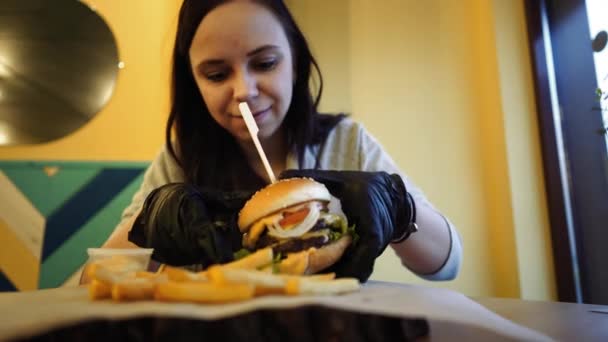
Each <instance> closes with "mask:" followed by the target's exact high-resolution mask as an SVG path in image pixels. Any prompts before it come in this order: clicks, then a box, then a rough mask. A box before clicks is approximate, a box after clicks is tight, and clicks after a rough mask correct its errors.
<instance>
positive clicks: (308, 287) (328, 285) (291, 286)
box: [285, 277, 360, 296]
mask: <svg viewBox="0 0 608 342" xmlns="http://www.w3.org/2000/svg"><path fill="white" fill-rule="evenodd" d="M359 288H360V284H359V280H358V279H355V278H340V279H334V280H331V281H315V280H310V279H306V278H303V277H292V278H289V279H288V280H287V282H286V284H285V293H286V294H288V295H292V296H293V295H334V294H341V293H347V292H353V291H357V290H359Z"/></svg>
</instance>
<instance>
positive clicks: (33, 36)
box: [0, 0, 119, 145]
mask: <svg viewBox="0 0 608 342" xmlns="http://www.w3.org/2000/svg"><path fill="white" fill-rule="evenodd" d="M118 64H119V58H118V49H117V46H116V41H115V40H114V36H113V35H112V32H111V31H110V28H109V27H108V25H107V24H106V23H105V21H104V20H103V19H102V18H101V17H100V16H99V14H98V13H97V12H95V11H94V10H92V9H91V8H89V7H88V6H87V5H86V4H84V3H82V2H80V1H78V0H53V1H48V0H0V145H18V144H35V143H42V142H47V141H51V140H54V139H58V138H61V137H63V136H66V135H67V134H70V133H72V132H74V131H75V130H77V129H78V128H79V127H81V126H83V125H84V124H85V123H87V122H88V121H89V120H90V119H91V118H92V117H93V116H94V115H95V114H96V113H98V112H99V111H100V110H101V109H102V108H103V107H104V106H105V105H106V103H107V102H108V100H109V99H110V97H111V95H112V93H113V90H114V85H115V82H116V77H117V74H118Z"/></svg>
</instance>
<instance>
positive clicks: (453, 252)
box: [104, 0, 461, 280]
mask: <svg viewBox="0 0 608 342" xmlns="http://www.w3.org/2000/svg"><path fill="white" fill-rule="evenodd" d="M312 69H314V70H315V71H316V72H317V74H318V76H319V81H321V75H320V72H319V69H318V66H317V64H316V62H315V60H314V58H313V57H312V55H311V53H310V50H309V48H308V45H307V42H306V40H305V38H304V36H303V34H302V33H301V31H300V30H299V28H298V27H297V25H296V23H295V21H294V19H293V17H292V16H291V14H290V13H289V11H288V9H287V8H286V6H285V5H284V4H283V2H282V1H281V0H263V1H244V0H243V1H241V0H234V1H221V0H209V1H201V0H185V1H184V3H183V5H182V8H181V11H180V17H179V24H178V30H177V37H176V43H175V49H174V55H173V82H172V95H173V96H172V101H173V102H172V108H171V113H170V116H169V120H168V123H167V128H166V146H165V148H164V149H163V150H162V151H161V152H160V154H159V155H158V156H157V158H156V159H155V160H154V162H153V163H152V165H151V166H150V167H149V169H148V170H147V171H146V173H145V176H144V181H143V184H142V186H141V188H140V189H139V191H138V192H137V193H136V194H135V196H134V198H133V202H132V203H131V205H130V206H129V207H128V208H127V209H126V210H125V211H124V213H123V219H122V222H121V223H120V224H119V225H118V227H117V229H116V230H115V231H114V233H113V234H112V235H111V237H110V238H109V239H108V241H107V242H106V243H105V245H104V247H134V245H133V244H131V243H130V242H129V241H128V232H129V230H130V229H131V227H132V225H133V222H134V220H135V217H136V216H137V213H138V212H139V210H140V209H141V207H142V205H143V202H144V199H145V198H146V197H147V196H148V195H149V194H150V192H151V191H152V190H153V189H155V188H158V187H160V186H162V185H164V184H167V183H173V182H186V183H189V184H194V185H196V186H197V187H199V188H202V189H211V188H213V189H221V190H222V191H236V190H239V191H240V190H248V191H251V190H256V189H259V188H261V187H263V186H264V185H265V184H267V182H268V178H267V176H266V174H265V170H264V167H263V164H262V162H261V161H260V159H259V157H258V155H257V152H256V149H255V146H254V145H253V143H252V141H251V138H250V136H249V133H248V131H247V127H246V125H245V123H244V120H243V119H242V117H241V116H240V115H239V110H238V104H239V103H240V102H247V103H248V105H249V107H250V108H251V111H252V113H253V114H254V117H255V120H256V122H257V125H258V126H259V138H260V141H261V143H262V146H263V147H264V150H265V152H266V154H267V156H268V159H269V161H270V164H271V165H272V168H273V171H274V173H275V174H281V173H283V172H284V171H285V170H292V171H289V172H288V173H283V175H284V176H286V175H288V176H303V175H304V176H311V177H313V178H315V179H317V180H319V181H321V182H324V183H326V185H332V187H333V189H336V191H337V189H338V188H337V187H336V185H337V184H342V185H344V186H342V187H340V189H342V190H341V194H340V195H341V196H340V195H338V197H342V198H340V199H341V200H342V201H343V205H344V203H350V202H353V204H352V207H353V208H354V207H357V208H364V209H361V210H363V211H366V210H367V209H365V208H368V207H369V206H367V205H365V203H354V202H356V201H358V200H357V199H358V198H361V196H359V195H360V194H358V193H356V191H366V190H365V189H367V190H370V189H371V190H370V191H372V190H373V189H372V188H373V187H375V186H382V187H384V188H383V189H397V188H400V187H401V188H403V187H404V189H403V191H399V192H395V193H394V194H395V195H394V196H389V197H387V199H385V200H383V202H382V205H383V206H384V208H383V209H387V210H381V211H382V212H387V213H392V214H391V215H392V216H391V217H390V218H389V217H387V218H386V220H384V221H383V222H377V221H378V220H380V221H382V220H381V219H377V218H374V217H372V215H371V214H370V213H371V212H372V211H369V210H368V211H366V212H367V213H368V215H367V217H368V218H369V219H370V220H371V221H374V222H371V221H370V224H369V225H363V224H359V225H358V226H357V232H358V233H359V235H360V236H361V237H362V238H361V241H360V243H359V246H360V249H359V250H358V251H355V252H352V253H351V254H350V256H349V255H345V257H344V258H345V259H348V258H350V260H351V262H350V268H351V269H354V268H365V270H364V271H356V272H360V274H358V276H359V278H360V279H363V280H365V279H367V277H369V274H370V273H371V271H372V268H373V260H374V259H375V258H376V257H377V256H378V255H379V254H380V253H381V252H382V251H383V250H384V248H385V247H386V246H387V245H388V244H389V242H392V243H391V244H390V245H391V247H392V248H393V249H394V250H395V252H396V253H397V255H398V256H399V257H400V258H401V261H402V263H403V265H404V266H406V267H407V268H409V269H410V270H411V271H413V272H414V273H416V274H418V275H419V276H421V277H423V278H426V279H432V280H449V279H453V278H454V277H455V276H456V275H457V273H458V270H459V267H460V262H461V261H460V259H461V246H460V240H459V238H458V235H457V234H456V232H455V230H454V229H453V227H452V226H451V225H450V224H449V222H448V221H447V220H446V219H445V218H444V217H443V216H442V215H441V214H440V213H439V212H438V211H437V210H435V209H434V207H433V206H432V205H431V204H430V203H429V201H428V200H427V199H426V198H425V196H424V194H423V193H422V192H421V191H420V190H419V189H418V188H417V187H416V186H415V185H414V184H413V183H411V182H410V181H409V180H408V179H407V178H406V177H405V176H403V174H402V173H401V172H400V171H399V170H398V168H397V166H396V165H395V163H394V162H393V161H392V159H391V158H390V157H389V156H388V155H387V154H386V153H385V152H384V150H383V149H382V147H381V146H380V144H379V143H378V142H377V141H376V140H375V139H374V138H373V137H372V136H370V135H369V134H368V133H367V132H366V131H365V129H364V128H363V127H362V126H361V125H359V124H357V123H355V122H353V121H352V120H350V119H348V118H345V117H344V116H343V115H337V116H333V115H322V114H319V113H318V112H317V104H318V102H319V98H320V95H321V90H322V82H320V85H321V86H320V87H319V91H318V92H317V94H316V95H315V96H314V97H313V96H312V92H311V89H310V87H309V82H310V78H311V70H312ZM173 134H174V135H173ZM304 169H312V170H306V171H298V170H304ZM293 170H295V171H293ZM323 170H351V171H323ZM352 171H355V172H352ZM376 171H385V172H388V173H393V174H399V175H401V177H400V178H399V179H398V181H397V183H400V184H397V185H395V184H396V183H395V182H394V180H391V178H390V177H386V175H380V176H379V175H378V174H376V173H374V172H376ZM353 184H358V186H352V185H353ZM332 187H330V189H329V190H330V192H332V193H334V192H335V191H332ZM362 189H363V190H362ZM405 189H407V191H406V190H405ZM390 191H393V190H390ZM395 191H396V190H395ZM376 192H377V191H376ZM380 193H387V192H386V191H384V190H383V191H380ZM334 195H336V194H335V193H334ZM349 199H351V200H349ZM347 214H348V213H347ZM363 216H365V215H363ZM397 220H398V221H397ZM414 223H415V225H414ZM416 225H417V227H418V228H419V229H418V231H417V232H415V233H413V234H411V235H410V233H411V232H412V230H415V229H410V228H414V227H416ZM401 226H403V227H401ZM368 237H369V239H367V238H368ZM372 240H373V244H374V246H373V248H371V247H370V246H371V244H372V242H371V241H372ZM364 250H365V252H363V251H364ZM370 259H371V260H370ZM362 265H363V266H362ZM352 272H355V271H352ZM352 272H351V273H352ZM346 273H349V272H346Z"/></svg>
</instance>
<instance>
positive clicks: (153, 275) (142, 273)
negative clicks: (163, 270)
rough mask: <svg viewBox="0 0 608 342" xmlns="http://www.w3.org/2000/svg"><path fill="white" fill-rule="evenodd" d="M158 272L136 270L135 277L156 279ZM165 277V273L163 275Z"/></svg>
mask: <svg viewBox="0 0 608 342" xmlns="http://www.w3.org/2000/svg"><path fill="white" fill-rule="evenodd" d="M159 276H160V274H158V273H154V272H148V271H137V272H135V278H144V279H156V278H157V277H159ZM164 276H165V277H166V275H164Z"/></svg>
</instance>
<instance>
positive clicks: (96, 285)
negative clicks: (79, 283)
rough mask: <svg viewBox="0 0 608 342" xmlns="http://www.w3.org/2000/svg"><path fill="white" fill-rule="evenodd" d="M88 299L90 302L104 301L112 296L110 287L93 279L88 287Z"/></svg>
mask: <svg viewBox="0 0 608 342" xmlns="http://www.w3.org/2000/svg"><path fill="white" fill-rule="evenodd" d="M88 291H89V298H91V300H97V299H106V298H110V297H111V296H112V287H111V286H110V285H108V284H106V283H103V282H101V281H99V280H97V279H93V280H92V281H91V283H89V285H88Z"/></svg>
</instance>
